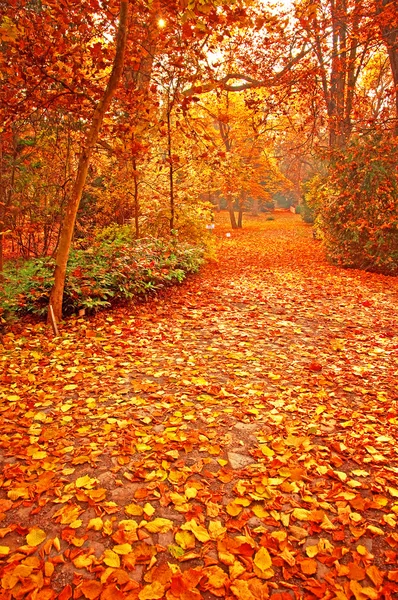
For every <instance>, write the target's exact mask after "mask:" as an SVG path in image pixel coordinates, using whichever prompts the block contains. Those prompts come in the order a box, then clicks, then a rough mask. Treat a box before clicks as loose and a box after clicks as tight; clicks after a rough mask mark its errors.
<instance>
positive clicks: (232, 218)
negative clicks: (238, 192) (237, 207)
mask: <svg viewBox="0 0 398 600" xmlns="http://www.w3.org/2000/svg"><path fill="white" fill-rule="evenodd" d="M227 202H228V212H229V220H230V221H231V227H232V229H238V224H237V222H236V218H235V211H234V201H233V200H231V199H228V201H227Z"/></svg>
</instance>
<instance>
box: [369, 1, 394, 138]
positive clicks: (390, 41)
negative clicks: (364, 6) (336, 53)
mask: <svg viewBox="0 0 398 600" xmlns="http://www.w3.org/2000/svg"><path fill="white" fill-rule="evenodd" d="M375 2H376V13H377V16H378V22H379V27H380V32H381V37H382V38H383V42H384V44H385V46H386V48H387V52H388V57H389V59H390V65H391V72H392V77H393V81H394V87H395V126H394V129H393V132H394V135H395V136H398V11H397V7H396V3H395V0H375Z"/></svg>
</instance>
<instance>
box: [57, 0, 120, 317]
mask: <svg viewBox="0 0 398 600" xmlns="http://www.w3.org/2000/svg"><path fill="white" fill-rule="evenodd" d="M128 7H129V2H128V0H121V2H120V13H119V27H118V31H117V35H116V54H115V58H114V61H113V67H112V72H111V75H110V77H109V80H108V84H107V86H106V89H105V91H104V94H103V96H102V98H101V100H100V101H99V102H98V104H97V106H96V108H95V111H94V115H93V119H92V122H91V125H90V128H89V130H88V133H87V136H86V139H85V142H84V145H83V149H82V152H81V155H80V158H79V163H78V168H77V173H76V179H75V182H74V185H73V189H72V192H71V195H70V197H69V200H68V203H67V205H66V210H65V215H64V218H63V222H62V227H61V233H60V240H59V246H58V250H57V254H56V257H55V264H56V266H55V271H54V285H53V288H52V290H51V294H50V306H51V307H52V310H53V313H54V317H55V319H56V320H57V321H59V320H60V319H61V318H62V299H63V294H64V287H65V278H66V265H67V262H68V258H69V253H70V248H71V244H72V236H73V231H74V228H75V222H76V215H77V211H78V209H79V204H80V200H81V197H82V193H83V188H84V185H85V183H86V177H87V172H88V167H89V164H90V158H91V154H92V151H93V149H94V146H95V144H96V142H97V140H98V135H99V132H100V129H101V126H102V122H103V120H104V115H105V113H106V112H107V110H108V108H109V106H110V103H111V101H112V98H113V96H114V94H115V91H116V88H117V86H118V83H119V80H120V77H121V75H122V71H123V65H124V56H125V51H126V43H127V30H128V13H129V10H128Z"/></svg>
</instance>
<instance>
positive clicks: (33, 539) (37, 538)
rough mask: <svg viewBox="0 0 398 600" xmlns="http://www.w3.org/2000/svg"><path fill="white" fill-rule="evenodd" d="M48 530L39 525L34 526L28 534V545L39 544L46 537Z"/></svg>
mask: <svg viewBox="0 0 398 600" xmlns="http://www.w3.org/2000/svg"><path fill="white" fill-rule="evenodd" d="M46 537H47V535H46V532H45V531H43V530H42V529H39V528H38V527H32V529H30V530H29V533H28V535H27V536H26V541H27V543H28V546H39V545H40V544H41V543H42V542H44V540H45V539H46Z"/></svg>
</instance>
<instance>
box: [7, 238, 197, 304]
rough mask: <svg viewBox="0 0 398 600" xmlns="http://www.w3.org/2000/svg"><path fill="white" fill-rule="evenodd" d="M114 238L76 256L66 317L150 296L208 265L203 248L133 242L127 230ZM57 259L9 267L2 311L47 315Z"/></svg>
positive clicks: (153, 241) (71, 268)
mask: <svg viewBox="0 0 398 600" xmlns="http://www.w3.org/2000/svg"><path fill="white" fill-rule="evenodd" d="M113 229H115V231H114V232H113V234H112V235H111V232H108V233H109V238H108V239H103V236H102V235H98V236H97V239H96V241H95V242H94V244H93V246H91V247H90V248H87V249H85V250H74V251H73V252H72V253H71V256H70V259H69V262H68V269H67V277H66V283H65V292H64V304H63V308H64V314H72V313H74V312H76V311H78V310H79V309H82V308H85V309H87V310H88V311H95V310H98V309H100V308H104V307H106V306H110V305H111V304H112V303H113V302H116V301H121V300H132V299H136V298H137V299H138V298H144V297H145V296H147V295H148V294H150V293H153V292H155V291H157V290H160V289H161V288H163V287H165V286H168V285H171V284H173V283H180V282H181V281H183V279H184V278H185V277H186V275H187V274H188V273H194V272H196V271H197V270H198V269H199V267H200V265H201V263H202V262H203V254H204V250H203V248H201V247H199V246H189V245H188V244H182V243H178V242H177V241H176V240H171V241H168V242H166V241H162V240H156V239H153V238H145V239H141V240H136V241H135V240H133V236H132V234H131V232H130V234H129V233H128V231H127V229H126V228H122V229H123V230H121V231H120V232H119V233H118V232H117V231H116V229H117V228H113ZM54 265H55V263H54V260H53V259H51V258H40V259H34V260H29V261H25V262H22V263H15V264H10V265H8V267H7V269H6V271H5V281H4V285H3V287H2V289H1V291H0V307H1V308H2V309H3V311H4V313H5V314H6V315H7V314H10V313H12V312H16V313H21V314H24V313H25V314H26V313H33V314H38V315H44V314H45V313H46V311H47V305H48V300H49V294H50V290H51V287H52V283H53V272H54Z"/></svg>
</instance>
